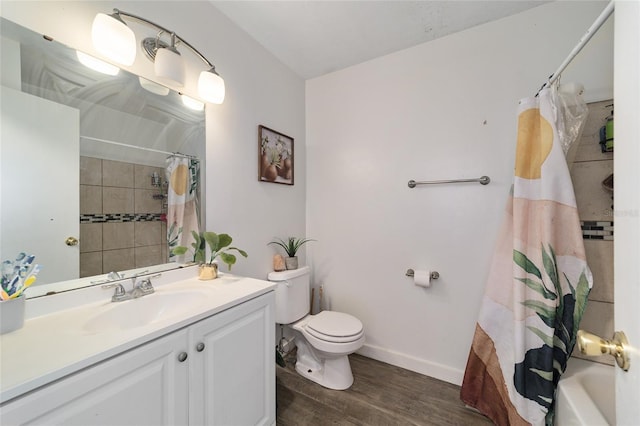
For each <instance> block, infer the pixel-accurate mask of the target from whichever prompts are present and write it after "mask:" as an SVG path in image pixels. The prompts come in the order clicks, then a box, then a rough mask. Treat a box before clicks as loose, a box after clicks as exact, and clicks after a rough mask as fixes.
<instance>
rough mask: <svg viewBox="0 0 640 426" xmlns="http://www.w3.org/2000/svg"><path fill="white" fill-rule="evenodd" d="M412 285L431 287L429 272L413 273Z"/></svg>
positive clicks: (419, 271)
mask: <svg viewBox="0 0 640 426" xmlns="http://www.w3.org/2000/svg"><path fill="white" fill-rule="evenodd" d="M413 283H414V284H415V285H417V286H420V287H426V288H429V287H431V271H424V270H420V269H419V270H416V271H414V273H413Z"/></svg>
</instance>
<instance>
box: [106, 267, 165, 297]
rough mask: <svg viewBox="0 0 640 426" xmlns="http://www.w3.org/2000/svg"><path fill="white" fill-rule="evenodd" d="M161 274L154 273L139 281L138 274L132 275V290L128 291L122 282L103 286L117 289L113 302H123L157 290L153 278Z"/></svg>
mask: <svg viewBox="0 0 640 426" xmlns="http://www.w3.org/2000/svg"><path fill="white" fill-rule="evenodd" d="M145 272H146V271H145ZM160 275H162V274H156V275H152V276H150V277H146V278H144V279H142V280H141V281H139V282H136V279H137V278H138V275H134V276H133V277H131V287H132V288H131V291H126V290H125V289H124V286H123V285H122V283H113V284H105V285H103V286H102V288H105V289H107V288H115V289H116V290H115V292H114V293H113V296H112V297H111V301H112V302H122V301H124V300H129V299H137V298H139V297H143V296H146V295H148V294H152V293H154V292H155V289H154V288H153V285H152V283H151V278H157V277H159V276H160Z"/></svg>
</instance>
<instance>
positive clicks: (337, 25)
mask: <svg viewBox="0 0 640 426" xmlns="http://www.w3.org/2000/svg"><path fill="white" fill-rule="evenodd" d="M210 1H211V3H212V4H213V5H214V6H215V7H216V8H217V9H218V10H220V11H221V12H222V13H223V14H225V15H226V16H227V17H228V18H229V19H230V20H231V21H232V22H234V23H235V24H236V25H238V26H239V27H240V28H242V29H243V30H244V31H246V32H247V33H248V34H249V35H251V36H252V37H253V38H255V39H256V40H258V41H259V42H260V43H261V44H262V45H263V46H264V47H265V48H266V49H267V50H269V51H270V52H271V53H273V55H275V56H276V57H277V58H278V59H279V60H280V61H282V62H283V63H284V64H285V65H287V66H288V67H289V68H291V69H292V70H293V71H294V72H296V73H297V74H298V75H300V76H301V77H303V78H305V79H309V78H314V77H318V76H320V75H323V74H327V73H330V72H332V71H336V70H339V69H342V68H346V67H349V66H351V65H355V64H358V63H361V62H365V61H367V60H370V59H373V58H377V57H379V56H383V55H386V54H389V53H392V52H395V51H398V50H402V49H405V48H408V47H411V46H415V45H418V44H420V43H424V42H427V41H430V40H433V39H436V38H439V37H443V36H446V35H447V34H451V33H455V32H458V31H462V30H464V29H467V28H471V27H474V26H476V25H480V24H483V23H486V22H490V21H494V20H496V19H500V18H503V17H506V16H509V15H513V14H516V13H519V12H522V11H524V10H527V9H530V8H532V7H536V6H539V5H541V4H543V3H547V2H548V1H528V0H510V1H484V0H481V1H478V0H476V1H461V0H460V1H458V0H448V1H426V0H422V1H395V0H388V1H368V0H360V1H335V0H324V1H304V0H289V1H268V0H260V1H218V0H210Z"/></svg>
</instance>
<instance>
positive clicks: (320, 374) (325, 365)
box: [296, 339, 353, 390]
mask: <svg viewBox="0 0 640 426" xmlns="http://www.w3.org/2000/svg"><path fill="white" fill-rule="evenodd" d="M296 346H297V347H298V350H297V360H296V371H297V372H298V374H300V375H301V376H303V377H305V378H307V379H309V380H311V381H313V382H316V383H317V384H319V385H321V386H324V387H325V388H329V389H334V390H345V389H349V388H350V387H351V385H352V384H353V373H352V372H351V364H349V357H348V356H347V355H338V356H331V355H329V356H328V357H326V358H324V357H323V358H321V359H319V358H320V357H318V356H316V355H315V354H314V353H313V352H312V351H311V350H309V346H308V344H307V342H301V341H299V340H298V339H297V341H296ZM327 355H328V354H327Z"/></svg>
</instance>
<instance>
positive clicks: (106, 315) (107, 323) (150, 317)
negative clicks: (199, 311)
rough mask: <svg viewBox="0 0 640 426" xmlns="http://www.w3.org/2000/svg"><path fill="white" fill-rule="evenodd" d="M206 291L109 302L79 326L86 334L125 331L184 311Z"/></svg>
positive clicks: (163, 294) (199, 301) (158, 294)
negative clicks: (81, 326)
mask: <svg viewBox="0 0 640 426" xmlns="http://www.w3.org/2000/svg"><path fill="white" fill-rule="evenodd" d="M206 297H207V294H206V293H205V292H202V291H193V290H192V291H171V292H165V293H158V292H156V293H153V294H150V295H147V296H143V297H140V298H137V299H131V300H125V301H123V302H111V303H109V304H107V305H105V306H104V307H103V308H100V310H99V312H98V313H96V314H95V315H93V316H91V317H89V319H88V320H87V321H86V322H85V323H84V326H83V329H84V331H86V332H89V333H103V332H107V331H117V330H129V329H132V328H137V327H142V326H145V325H148V324H152V323H154V322H157V321H161V320H164V319H167V318H172V317H175V316H176V315H180V314H185V313H187V312H189V311H191V310H192V309H193V308H194V306H198V305H199V304H200V303H201V302H202V300H204V299H205V298H206Z"/></svg>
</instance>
